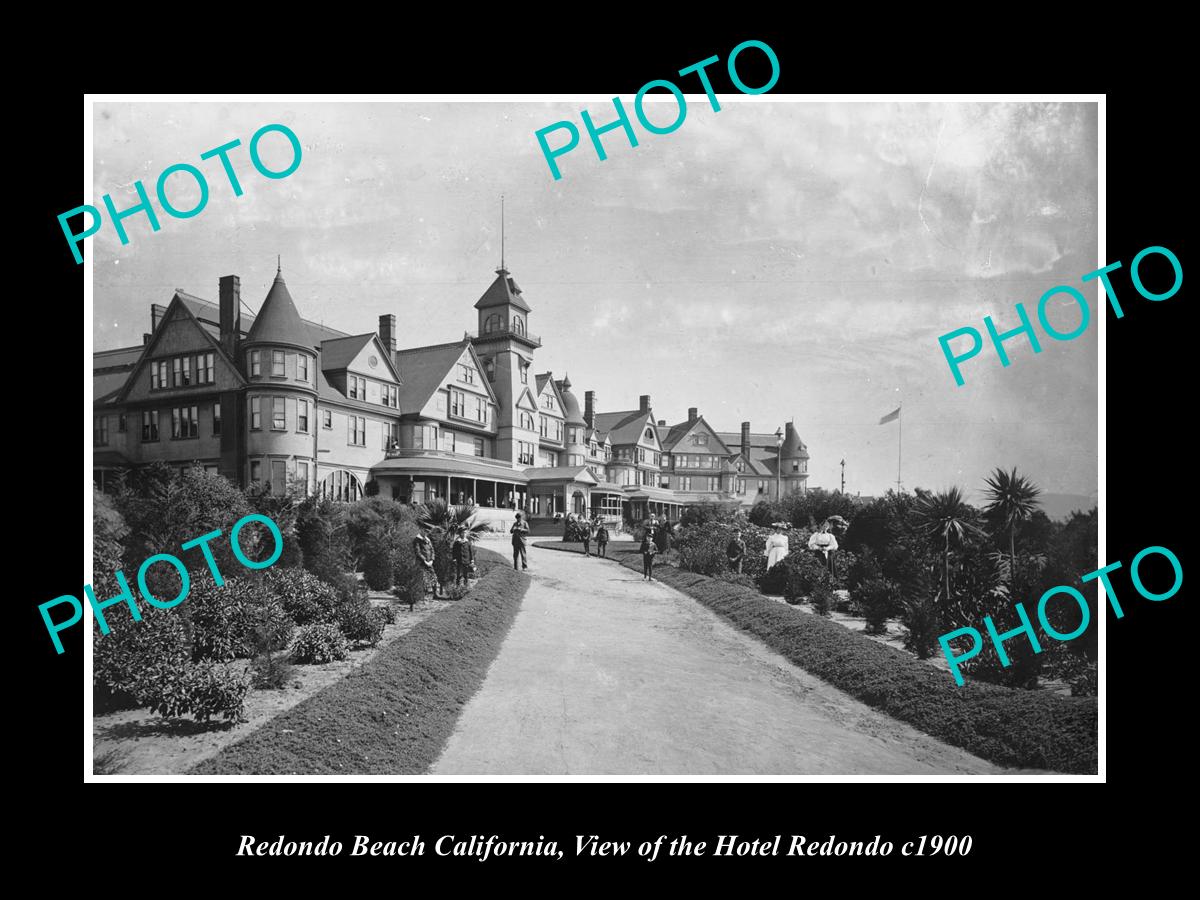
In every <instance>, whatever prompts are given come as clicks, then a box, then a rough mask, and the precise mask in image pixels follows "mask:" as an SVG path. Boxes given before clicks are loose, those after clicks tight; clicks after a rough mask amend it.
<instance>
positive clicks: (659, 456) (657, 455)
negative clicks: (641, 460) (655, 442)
mask: <svg viewBox="0 0 1200 900" xmlns="http://www.w3.org/2000/svg"><path fill="white" fill-rule="evenodd" d="M654 464H655V465H656V466H661V465H662V454H661V453H655V454H654Z"/></svg>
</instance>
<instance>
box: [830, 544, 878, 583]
mask: <svg viewBox="0 0 1200 900" xmlns="http://www.w3.org/2000/svg"><path fill="white" fill-rule="evenodd" d="M844 561H845V558H844V557H842V558H839V559H838V571H839V572H844V573H845V576H844V577H845V581H846V587H847V588H849V589H850V590H851V591H853V590H855V589H856V588H859V587H861V586H862V585H863V584H865V583H866V582H868V581H878V580H880V579H882V578H883V570H882V569H881V568H880V567H879V560H878V559H877V558H876V557H875V551H874V550H872V549H871V548H870V547H866V548H864V549H863V552H862V554H861V555H860V556H856V557H854V559H853V562H852V563H851V564H850V565H848V566H847V565H843V563H844Z"/></svg>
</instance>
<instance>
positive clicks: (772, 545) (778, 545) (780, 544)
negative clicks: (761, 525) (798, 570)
mask: <svg viewBox="0 0 1200 900" xmlns="http://www.w3.org/2000/svg"><path fill="white" fill-rule="evenodd" d="M774 527H775V533H774V534H772V535H771V536H770V537H769V538H767V545H766V547H765V548H764V549H763V553H764V554H765V555H766V557H767V568H768V569H770V568H771V566H773V565H775V563H777V562H779V561H780V560H781V559H783V558H784V557H785V556H787V555H788V538H787V535H786V534H784V533H783V529H782V528H781V527H780V526H779V525H776V526H774Z"/></svg>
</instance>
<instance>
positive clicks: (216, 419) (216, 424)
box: [212, 403, 221, 437]
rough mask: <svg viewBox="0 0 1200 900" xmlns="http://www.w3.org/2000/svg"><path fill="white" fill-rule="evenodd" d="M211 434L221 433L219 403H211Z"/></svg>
mask: <svg viewBox="0 0 1200 900" xmlns="http://www.w3.org/2000/svg"><path fill="white" fill-rule="evenodd" d="M212 433H213V436H214V437H216V436H217V435H218V434H220V433H221V404H220V403H214V404H213V432H212Z"/></svg>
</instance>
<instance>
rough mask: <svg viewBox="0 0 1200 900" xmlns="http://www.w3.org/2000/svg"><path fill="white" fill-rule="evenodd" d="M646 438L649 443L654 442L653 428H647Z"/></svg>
mask: <svg viewBox="0 0 1200 900" xmlns="http://www.w3.org/2000/svg"><path fill="white" fill-rule="evenodd" d="M645 438H646V440H648V441H652V440H654V429H653V428H647V429H646V434H645Z"/></svg>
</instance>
